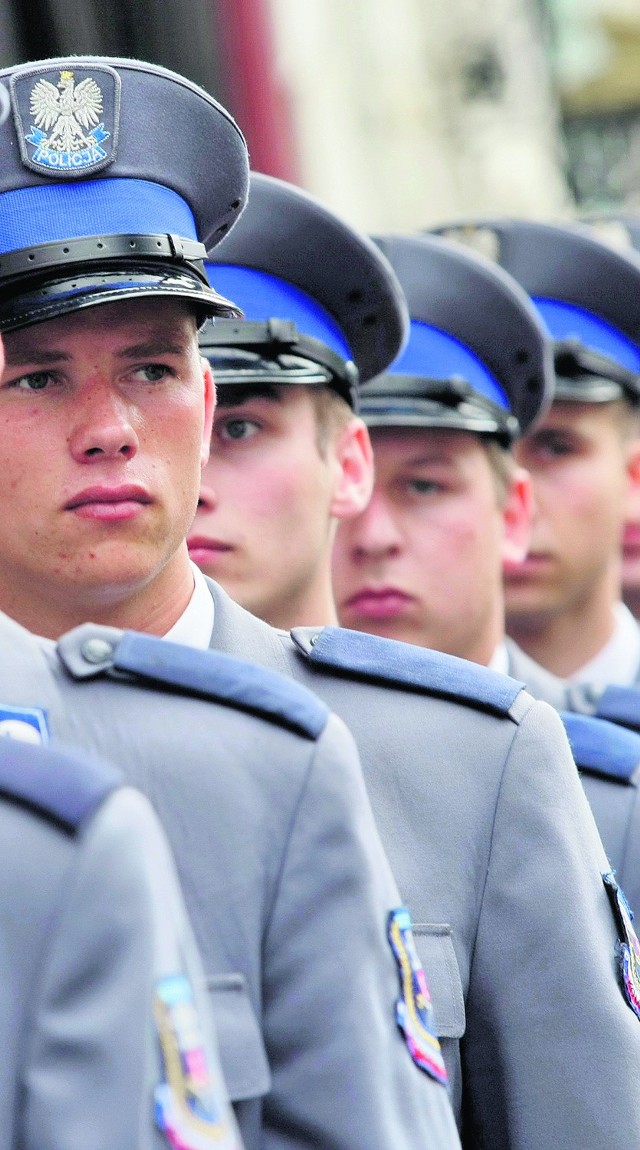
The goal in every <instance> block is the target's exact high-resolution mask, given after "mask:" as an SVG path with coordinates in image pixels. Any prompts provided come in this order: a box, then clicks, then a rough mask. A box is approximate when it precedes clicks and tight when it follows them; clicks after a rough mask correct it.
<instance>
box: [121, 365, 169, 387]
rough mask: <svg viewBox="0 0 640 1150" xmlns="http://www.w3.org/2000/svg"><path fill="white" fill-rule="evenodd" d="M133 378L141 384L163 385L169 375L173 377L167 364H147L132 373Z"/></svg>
mask: <svg viewBox="0 0 640 1150" xmlns="http://www.w3.org/2000/svg"><path fill="white" fill-rule="evenodd" d="M131 375H132V378H133V379H137V380H138V381H139V382H141V383H161V382H162V380H163V379H166V377H167V376H168V375H173V372H172V370H171V368H170V367H167V365H166V363H145V364H143V366H142V367H136V368H135V369H134V370H133V371H132V372H131Z"/></svg>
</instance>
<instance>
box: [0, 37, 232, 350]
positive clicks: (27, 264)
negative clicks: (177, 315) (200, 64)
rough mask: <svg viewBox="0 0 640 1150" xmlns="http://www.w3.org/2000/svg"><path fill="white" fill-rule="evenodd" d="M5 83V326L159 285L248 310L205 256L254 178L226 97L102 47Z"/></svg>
mask: <svg viewBox="0 0 640 1150" xmlns="http://www.w3.org/2000/svg"><path fill="white" fill-rule="evenodd" d="M0 90H2V91H4V92H5V93H7V92H8V94H9V100H10V105H11V114H10V115H8V116H7V117H6V118H5V119H4V121H3V122H2V124H1V125H0V155H2V164H1V165H0V331H11V330H13V329H15V328H19V327H24V326H27V325H29V324H32V323H37V322H39V321H41V320H46V319H51V318H54V317H56V316H60V315H64V314H66V313H67V312H70V311H75V310H76V309H78V308H85V307H89V306H91V305H95V304H100V303H107V302H113V301H115V300H120V299H125V298H129V297H135V296H146V295H150V294H151V295H154V296H155V295H160V296H168V297H176V298H179V299H185V300H188V301H190V302H192V303H193V304H194V305H195V309H196V311H197V313H198V314H199V315H200V316H201V317H202V318H204V317H205V316H208V315H224V316H235V315H238V314H239V312H238V309H237V308H235V307H234V305H233V304H231V303H230V302H229V301H228V300H226V299H225V298H224V297H223V296H221V295H219V294H218V293H217V292H216V291H215V290H214V289H213V288H212V287H211V286H210V284H209V282H208V279H207V275H206V272H205V270H204V262H203V261H204V257H205V254H206V249H207V248H211V247H213V246H214V245H215V244H216V243H217V242H218V241H219V240H220V239H221V238H222V236H223V235H224V234H225V233H226V232H227V231H228V230H229V228H231V227H232V226H233V224H234V223H235V220H236V219H237V217H238V216H239V214H240V212H241V210H242V207H243V205H244V203H245V201H246V194H247V185H248V159H247V149H246V144H245V141H244V139H243V136H242V134H241V132H240V130H239V128H238V127H237V125H236V124H235V123H234V121H233V119H232V118H231V116H230V115H229V114H228V112H226V111H225V109H224V108H222V107H221V106H220V104H218V103H217V102H216V101H215V100H213V99H212V98H211V96H209V95H208V94H207V93H206V92H204V91H203V90H202V89H201V88H198V87H197V86H196V85H195V84H192V83H191V82H190V81H189V80H186V79H184V78H183V77H182V76H179V75H177V74H176V73H174V72H170V71H168V70H167V69H165V68H161V67H158V66H156V65H154V64H147V63H144V62H142V61H139V60H127V59H114V58H107V57H98V56H72V57H69V58H58V59H49V60H40V61H36V62H34V63H29V64H22V65H19V66H17V67H12V68H7V69H4V70H3V71H1V72H0ZM5 103H6V100H5Z"/></svg>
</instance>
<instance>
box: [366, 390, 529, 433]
mask: <svg viewBox="0 0 640 1150" xmlns="http://www.w3.org/2000/svg"><path fill="white" fill-rule="evenodd" d="M360 408H361V415H362V417H363V419H364V420H365V423H367V425H368V426H369V427H435V428H437V427H446V428H447V429H453V430H461V431H474V432H476V433H477V434H480V435H490V436H492V438H493V439H497V440H498V441H499V442H500V443H502V445H503V446H505V447H509V446H510V445H511V444H512V443H513V441H514V439H516V438H517V437H518V435H519V434H520V425H519V423H518V420H517V418H516V417H515V415H513V414H512V413H511V412H510V411H508V410H507V409H506V408H504V407H501V406H500V404H498V403H494V401H493V400H492V399H489V398H488V397H487V396H485V395H482V394H481V393H480V392H478V391H476V390H475V389H474V388H473V387H471V385H470V384H469V383H467V381H466V380H465V379H463V378H462V377H461V376H458V375H454V376H452V377H451V378H450V379H428V378H425V376H421V375H393V374H390V373H389V374H387V373H385V374H383V375H379V376H376V378H375V379H373V380H371V381H370V382H369V383H367V384H365V385H364V387H363V388H362V389H361V392H360Z"/></svg>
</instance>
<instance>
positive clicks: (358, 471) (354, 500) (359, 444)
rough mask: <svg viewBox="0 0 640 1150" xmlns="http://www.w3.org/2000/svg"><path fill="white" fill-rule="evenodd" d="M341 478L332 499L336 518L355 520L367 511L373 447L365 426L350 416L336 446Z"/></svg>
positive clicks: (332, 512) (335, 451)
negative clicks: (354, 518)
mask: <svg viewBox="0 0 640 1150" xmlns="http://www.w3.org/2000/svg"><path fill="white" fill-rule="evenodd" d="M334 453H335V460H336V463H337V466H338V478H337V482H336V487H335V490H334V493H333V499H332V501H331V514H332V516H333V517H334V518H335V519H352V518H353V517H354V516H355V515H359V514H360V512H361V511H364V509H365V507H366V506H367V503H368V502H369V500H370V498H371V492H372V491H373V448H372V447H371V439H370V438H369V432H368V430H367V427H366V425H365V424H364V423H363V421H362V420H361V419H358V418H356V417H355V416H354V417H353V419H350V420H349V422H348V423H347V424H346V426H345V427H343V429H342V431H341V432H340V434H339V435H338V438H337V440H336V443H335V447H334Z"/></svg>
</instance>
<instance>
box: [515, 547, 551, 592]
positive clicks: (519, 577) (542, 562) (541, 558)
mask: <svg viewBox="0 0 640 1150" xmlns="http://www.w3.org/2000/svg"><path fill="white" fill-rule="evenodd" d="M552 564H553V557H552V556H551V555H550V554H548V553H547V552H542V551H540V552H537V551H531V552H529V554H528V555H525V557H524V559H523V560H522V563H514V564H513V566H512V567H509V570H508V571H506V572H505V580H506V581H507V582H508V583H510V584H511V583H518V582H524V581H526V580H527V579H529V578H530V577H532V576H533V577H535V576H536V575H543V574H544V573H545V572H547V571H548V570H549V568H550V567H551V566H552Z"/></svg>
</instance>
